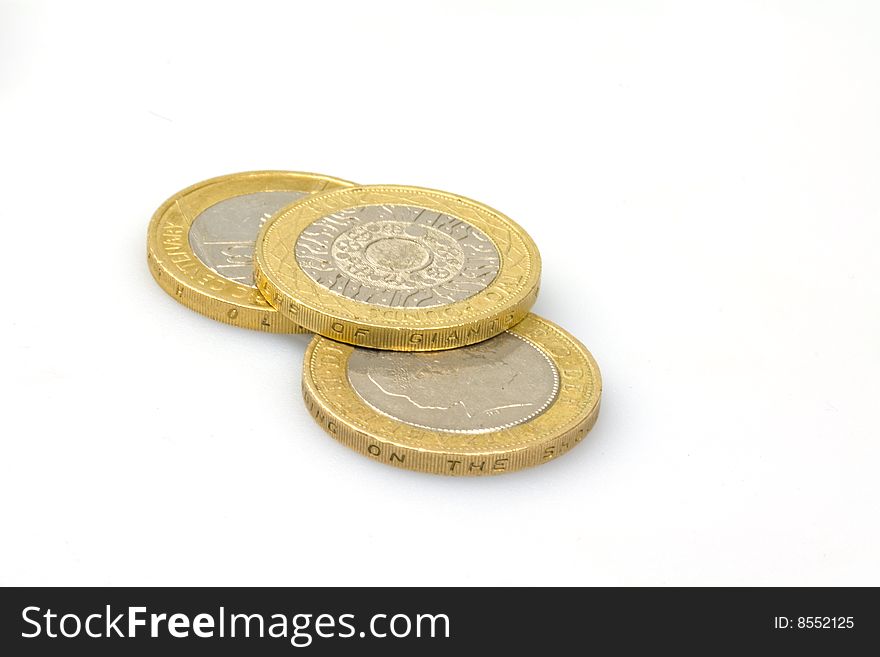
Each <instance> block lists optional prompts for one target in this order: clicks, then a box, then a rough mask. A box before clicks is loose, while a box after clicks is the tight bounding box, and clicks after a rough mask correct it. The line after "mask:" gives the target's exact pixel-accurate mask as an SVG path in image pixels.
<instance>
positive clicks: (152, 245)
mask: <svg viewBox="0 0 880 657" xmlns="http://www.w3.org/2000/svg"><path fill="white" fill-rule="evenodd" d="M352 185H353V183H349V182H347V181H344V180H340V179H338V178H331V177H329V176H322V175H318V174H311V173H299V172H293V171H253V172H245V173H237V174H231V175H227V176H221V177H218V178H212V179H210V180H206V181H203V182H200V183H198V184H196V185H193V186H192V187H188V188H187V189H185V190H183V191H181V192H178V193H177V194H175V195H174V196H172V197H171V198H170V199H168V200H167V201H166V202H165V203H163V204H162V206H161V207H160V208H159V209H158V210H157V211H156V213H155V214H154V215H153V218H152V220H151V221H150V226H149V229H148V238H147V260H148V263H149V265H150V272H151V273H152V274H153V277H154V278H155V279H156V281H157V282H158V283H159V285H160V286H161V287H162V289H164V290H165V291H166V292H168V294H170V295H171V296H172V297H174V298H175V299H177V300H178V301H179V302H180V303H182V304H184V305H186V306H188V307H190V308H192V309H193V310H196V311H198V312H200V313H202V314H203V315H207V316H208V317H211V318H213V319H217V320H219V321H221V322H226V323H228V324H235V325H237V326H244V327H246V328H252V329H258V330H262V331H269V332H273V333H298V332H303V329H302V328H301V327H299V326H298V325H297V324H296V323H295V322H293V321H291V320H290V318H288V317H286V316H284V315H282V314H280V313H278V312H277V311H276V310H275V309H274V308H273V307H272V306H271V305H270V304H269V303H267V302H266V300H265V298H264V297H263V295H262V294H261V293H260V292H259V290H257V288H256V285H255V284H254V278H253V251H254V241H255V239H256V236H257V233H258V232H259V229H260V227H261V226H262V224H263V223H264V222H265V221H266V220H267V219H268V218H269V217H270V216H271V215H272V214H274V213H275V212H277V211H278V210H281V209H282V208H284V207H285V206H287V205H289V204H290V203H292V202H294V201H296V200H298V199H301V198H303V197H306V196H309V195H310V194H312V193H315V192H321V191H325V190H332V189H338V188H341V187H346V186H352Z"/></svg>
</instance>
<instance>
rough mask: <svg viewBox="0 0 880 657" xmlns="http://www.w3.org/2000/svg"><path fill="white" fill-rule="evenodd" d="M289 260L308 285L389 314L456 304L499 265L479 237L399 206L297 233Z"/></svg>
mask: <svg viewBox="0 0 880 657" xmlns="http://www.w3.org/2000/svg"><path fill="white" fill-rule="evenodd" d="M295 253H296V260H297V264H298V265H299V266H300V268H302V270H303V271H304V272H305V273H306V274H307V275H308V276H309V278H311V279H312V280H313V281H315V282H316V283H318V284H320V285H323V286H324V287H326V288H327V289H328V290H330V291H331V292H335V293H337V294H340V295H342V296H345V297H347V298H349V299H354V300H356V301H363V302H365V303H372V304H376V305H380V306H386V307H389V308H429V307H433V306H442V305H445V304H449V303H454V302H456V301H463V300H464V299H467V298H469V297H471V296H473V295H474V294H476V293H477V292H480V291H481V290H485V289H486V287H487V286H488V285H489V284H490V283H491V282H492V281H493V280H494V279H495V277H496V276H497V275H498V269H499V266H500V263H501V258H500V256H499V254H498V250H497V249H496V248H495V245H494V244H493V243H492V241H491V240H490V239H489V238H488V237H487V236H486V234H485V233H483V231H481V230H479V229H478V228H475V227H474V226H471V225H470V224H468V223H466V222H464V221H461V220H458V219H454V218H453V217H450V216H449V215H447V214H443V213H441V212H429V211H428V210H426V209H425V208H419V207H413V206H406V205H381V206H379V205H371V206H360V207H357V208H350V209H347V210H342V211H340V212H335V213H333V214H332V215H328V216H326V217H322V218H321V219H318V220H317V221H315V222H314V223H312V224H311V225H310V226H308V227H307V228H306V229H305V230H304V231H303V232H302V233H300V236H299V239H297V241H296V250H295Z"/></svg>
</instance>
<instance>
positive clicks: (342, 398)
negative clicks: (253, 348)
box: [303, 314, 602, 475]
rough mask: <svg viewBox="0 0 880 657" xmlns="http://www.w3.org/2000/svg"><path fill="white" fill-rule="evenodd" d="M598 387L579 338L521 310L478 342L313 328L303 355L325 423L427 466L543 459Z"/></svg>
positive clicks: (587, 413) (581, 422)
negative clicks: (441, 345) (420, 342)
mask: <svg viewBox="0 0 880 657" xmlns="http://www.w3.org/2000/svg"><path fill="white" fill-rule="evenodd" d="M601 392H602V382H601V376H600V374H599V368H598V366H597V365H596V361H595V360H594V359H593V357H592V356H591V355H590V353H589V352H588V351H587V349H586V348H585V347H584V346H583V345H582V344H581V343H580V342H579V341H578V340H576V339H575V338H574V337H572V336H571V335H570V334H569V333H567V332H566V331H564V330H563V329H561V328H559V327H558V326H556V325H555V324H553V323H551V322H548V321H547V320H545V319H542V318H540V317H538V316H536V315H532V314H529V315H528V316H527V317H526V318H525V319H524V320H523V321H522V322H520V323H519V324H517V325H516V326H514V327H512V328H511V329H509V330H508V331H507V332H505V333H502V334H500V335H498V336H496V337H494V338H490V339H489V340H486V341H484V342H481V343H479V344H476V345H470V346H467V347H462V348H460V349H453V350H446V351H438V352H432V353H395V352H387V351H384V352H383V351H377V350H371V349H363V348H358V347H352V346H351V345H346V344H342V343H339V342H336V341H334V340H329V339H327V338H324V337H320V336H316V337H315V338H313V340H312V342H311V343H310V344H309V347H308V349H307V350H306V357H305V362H304V364H303V396H304V398H305V401H306V406H307V408H308V409H309V411H310V413H311V414H312V416H313V417H314V418H315V420H316V421H317V422H318V423H319V424H320V425H321V426H322V427H323V428H324V430H325V431H327V432H328V433H329V434H330V435H331V436H333V437H334V438H336V439H337V440H339V441H340V442H342V443H344V444H345V445H348V446H349V447H351V448H352V449H354V450H356V451H358V452H360V453H362V454H365V455H367V456H370V457H372V458H374V459H375V460H377V461H381V462H383V463H387V464H390V465H394V466H398V467H402V468H408V469H411V470H418V471H422V472H431V473H435V474H450V475H490V474H499V473H502V472H510V471H513V470H519V469H522V468H526V467H529V466H532V465H538V464H540V463H544V462H546V461H549V460H552V459H553V458H555V457H557V456H559V455H561V454H563V453H565V452H567V451H568V450H569V449H571V448H572V447H574V446H575V445H577V444H578V443H579V442H580V441H581V440H582V439H583V437H584V436H585V435H586V433H587V431H589V430H590V428H591V427H592V426H593V424H594V423H595V421H596V418H597V416H598V413H599V402H600V397H601Z"/></svg>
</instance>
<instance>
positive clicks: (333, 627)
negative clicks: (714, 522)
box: [0, 588, 880, 657]
mask: <svg viewBox="0 0 880 657" xmlns="http://www.w3.org/2000/svg"><path fill="white" fill-rule="evenodd" d="M0 600H2V604H0V628H2V635H0V651H2V654H6V655H54V654H59V655H60V654H68V653H69V651H70V650H77V651H83V652H84V654H90V655H120V654H126V655H127V654H161V655H163V657H164V656H170V655H192V654H201V653H204V654H248V655H263V654H266V655H284V654H297V653H306V654H319V655H320V654H334V655H338V654H356V653H360V652H364V651H369V652H373V651H382V653H385V654H450V653H453V652H456V651H467V652H471V651H474V650H490V649H491V650H492V651H502V650H511V651H516V652H515V654H528V652H529V651H540V653H541V654H548V653H549V654H556V653H561V652H563V651H568V650H572V649H574V650H577V651H578V652H580V651H584V652H587V651H592V650H599V649H606V648H608V647H612V648H613V649H614V651H615V652H617V651H619V650H627V651H629V650H635V649H637V648H638V649H642V650H643V649H644V648H645V646H646V645H649V646H650V645H653V646H655V648H656V649H658V650H660V649H663V650H668V649H672V650H675V651H676V652H679V653H680V652H687V653H697V652H700V653H701V654H713V653H715V652H717V650H718V649H732V648H733V649H742V650H749V651H754V650H756V649H760V650H785V651H794V650H798V651H800V652H801V653H804V652H810V653H812V652H813V651H820V652H823V651H834V652H833V653H831V652H829V653H828V654H856V652H855V651H859V653H862V652H863V651H865V650H868V649H870V650H876V648H877V646H878V639H880V632H878V615H880V603H878V597H877V593H876V590H875V589H864V588H863V589H840V588H834V589H815V588H810V589H806V588H804V589H754V588H751V589H747V588H739V589H718V588H705V589H674V588H665V589H659V588H654V589H546V588H540V589H525V588H513V589H457V588H445V589H426V588H419V589H375V588H358V589H352V588H321V589H316V588H303V589H281V588H272V589H253V588H203V589H166V588H22V589H16V588H8V589H2V590H0ZM646 641H647V644H646ZM784 654H791V653H788V652H786V653H784Z"/></svg>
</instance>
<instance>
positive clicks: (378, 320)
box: [255, 185, 541, 351]
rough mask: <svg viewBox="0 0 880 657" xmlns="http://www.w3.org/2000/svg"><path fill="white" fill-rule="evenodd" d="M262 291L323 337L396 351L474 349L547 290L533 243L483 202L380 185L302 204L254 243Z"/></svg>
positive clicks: (280, 217)
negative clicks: (541, 287) (540, 291)
mask: <svg viewBox="0 0 880 657" xmlns="http://www.w3.org/2000/svg"><path fill="white" fill-rule="evenodd" d="M255 271H256V281H257V286H258V287H259V288H260V290H261V291H262V292H263V294H264V295H265V296H266V298H267V299H268V300H269V302H270V303H272V305H273V306H275V307H276V308H278V309H279V310H280V311H281V312H282V313H284V314H285V315H287V316H288V317H290V318H291V319H293V320H294V321H295V322H297V323H298V324H300V325H302V326H304V327H306V328H308V329H309V330H312V331H315V332H316V333H319V334H321V335H324V336H326V337H329V338H332V339H335V340H339V341H341V342H346V343H349V344H355V345H359V346H367V347H374V348H379V349H390V350H396V351H432V350H438V349H450V348H454V347H460V346H463V345H468V344H473V343H475V342H479V341H481V340H485V339H486V338H489V337H492V336H494V335H497V334H499V333H501V332H502V331H504V330H506V329H507V328H508V327H510V326H513V325H514V324H516V323H517V322H518V321H520V320H521V319H522V318H523V317H524V316H525V315H526V314H527V312H528V309H529V308H530V307H531V305H532V303H534V300H535V298H536V296H537V293H538V281H539V278H540V271H541V260H540V256H539V254H538V249H537V247H536V246H535V243H534V242H533V241H532V239H531V238H530V237H529V236H528V234H527V233H526V232H525V231H524V230H523V229H522V228H521V227H520V226H518V225H517V224H516V223H514V222H513V221H512V220H511V219H509V218H508V217H506V216H504V215H503V214H501V213H499V212H497V211H496V210H493V209H491V208H489V207H487V206H485V205H482V204H480V203H477V202H476V201H471V200H469V199H465V198H462V197H460V196H456V195H453V194H449V193H446V192H439V191H436V190H430V189H421V188H418V187H396V186H386V185H373V186H362V187H353V188H349V189H341V190H336V191H333V192H327V193H325V194H320V195H316V196H313V197H309V198H305V199H302V200H301V201H299V202H297V203H295V204H293V205H291V206H289V207H288V208H286V209H285V210H283V211H282V212H280V213H278V214H277V215H275V216H274V217H272V219H270V220H269V221H268V222H267V223H266V224H265V225H264V227H263V229H262V230H261V232H260V236H259V237H258V238H257V248H256V252H255Z"/></svg>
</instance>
